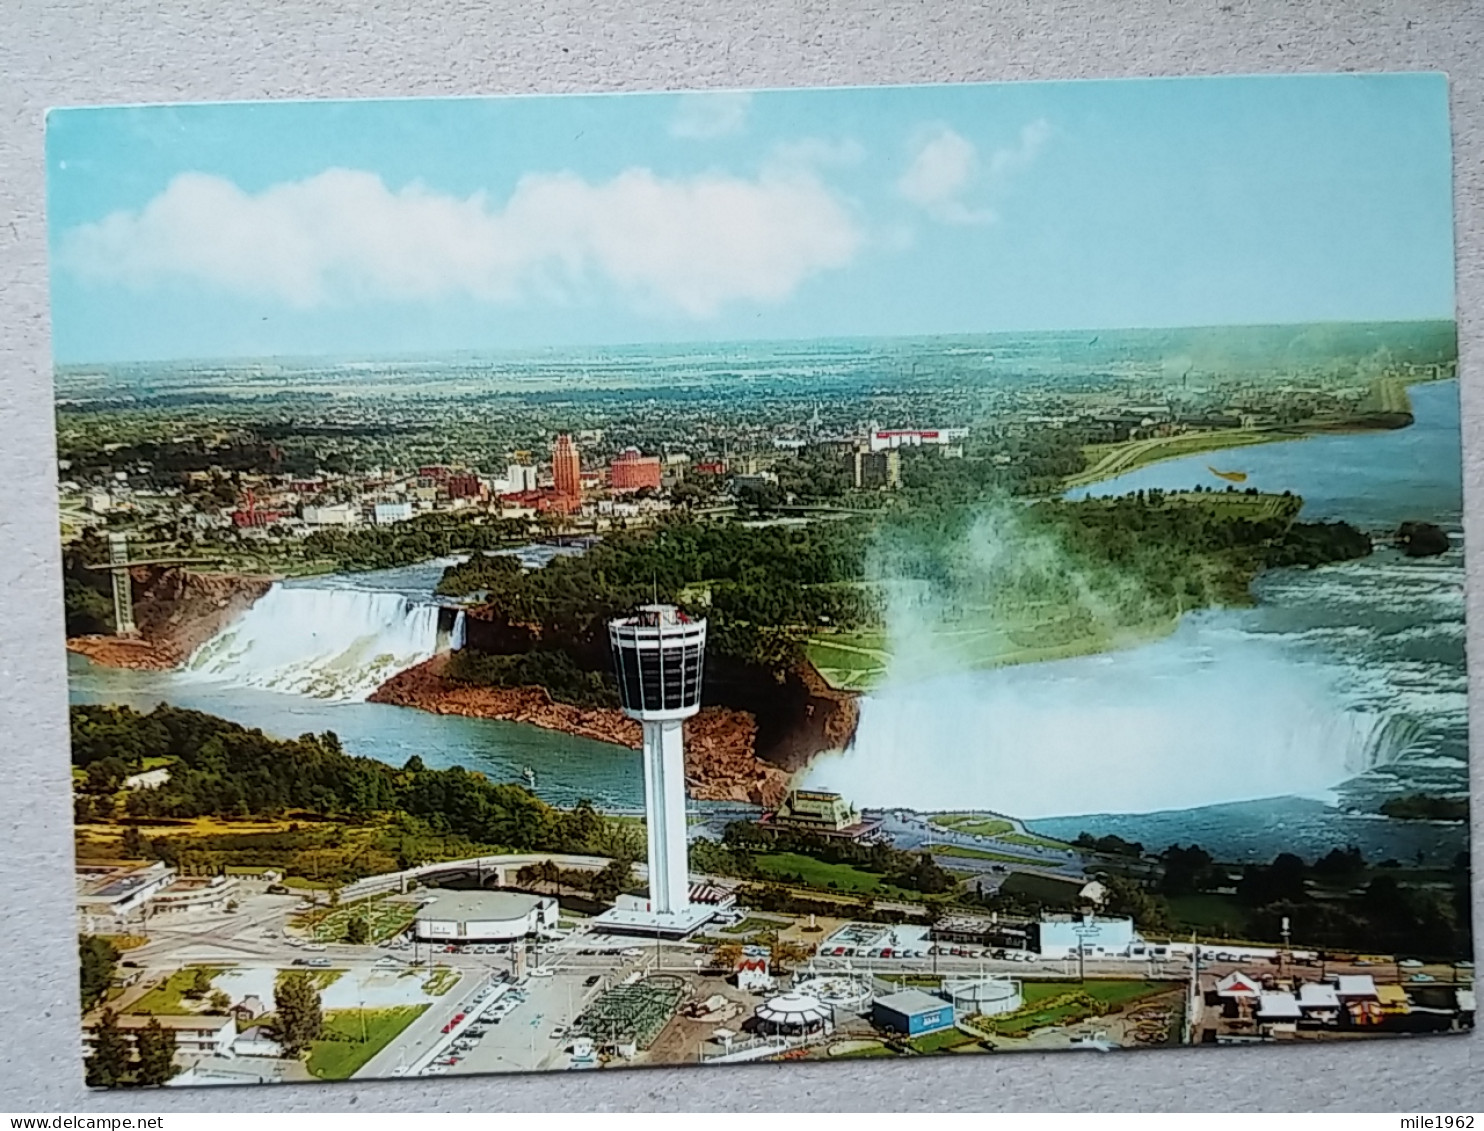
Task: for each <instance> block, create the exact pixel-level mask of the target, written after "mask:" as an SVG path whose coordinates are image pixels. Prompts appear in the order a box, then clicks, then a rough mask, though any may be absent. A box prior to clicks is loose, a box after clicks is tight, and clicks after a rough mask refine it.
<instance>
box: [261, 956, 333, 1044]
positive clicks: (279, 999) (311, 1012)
mask: <svg viewBox="0 0 1484 1131" xmlns="http://www.w3.org/2000/svg"><path fill="white" fill-rule="evenodd" d="M273 1008H274V1012H275V1013H276V1014H277V1015H278V1021H277V1022H276V1024H275V1029H274V1033H275V1036H276V1037H277V1038H278V1043H279V1045H280V1046H281V1047H282V1048H283V1051H284V1052H285V1053H287V1054H288V1055H289V1056H291V1057H297V1056H301V1055H302V1054H303V1053H304V1051H305V1050H306V1049H308V1048H309V1046H310V1045H311V1044H313V1043H314V1042H315V1041H316V1040H318V1039H319V1037H320V1034H321V1032H322V1031H323V1030H324V1024H325V1020H324V1010H323V1008H322V1006H321V1004H320V996H319V991H318V990H317V989H315V988H314V983H313V982H312V981H310V978H309V975H308V974H307V973H305V972H304V971H302V970H294V971H292V972H290V973H288V974H285V975H284V976H283V979H282V980H281V981H280V982H279V983H278V985H277V986H275V987H274V990H273Z"/></svg>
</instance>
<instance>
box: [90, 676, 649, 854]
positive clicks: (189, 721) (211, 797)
mask: <svg viewBox="0 0 1484 1131" xmlns="http://www.w3.org/2000/svg"><path fill="white" fill-rule="evenodd" d="M72 734H73V758H74V764H76V765H80V766H89V767H92V766H96V765H106V764H108V763H109V762H116V763H118V764H121V765H122V766H123V768H124V769H125V770H130V771H132V770H133V769H136V768H137V767H138V765H139V764H140V762H141V760H142V759H144V758H146V757H151V758H165V759H169V763H168V764H169V767H170V777H169V780H168V781H166V782H165V783H164V784H163V785H161V786H160V787H159V788H157V789H149V790H136V791H133V792H131V793H130V794H129V796H128V800H127V803H126V806H125V811H126V813H127V815H128V816H129V817H130V818H134V819H136V820H140V821H144V822H148V821H150V820H154V819H161V818H187V817H198V816H226V817H281V816H284V815H286V814H296V815H308V816H313V817H322V818H334V819H339V820H344V821H351V822H354V821H367V820H371V819H373V818H389V817H390V818H394V817H396V816H398V815H406V816H408V817H411V818H413V819H414V820H415V822H416V823H417V824H418V825H419V826H421V827H423V828H426V829H428V830H431V831H432V832H433V833H435V834H438V833H446V834H449V835H452V836H454V837H463V838H467V839H468V840H469V841H472V842H475V843H478V844H481V845H499V846H503V847H506V848H509V849H513V850H522V851H524V850H534V851H551V852H593V853H600V854H601V853H603V851H604V849H605V848H608V847H611V845H612V843H614V841H615V839H617V840H618V841H619V842H621V843H627V840H628V838H627V837H625V836H624V834H622V833H619V832H616V831H614V830H612V829H610V827H609V826H610V825H611V824H612V822H610V821H608V820H607V819H606V818H604V817H602V816H601V815H600V814H598V813H596V812H595V811H594V810H593V809H592V806H591V805H586V804H584V805H579V806H577V807H576V808H575V809H572V810H570V811H563V810H560V809H554V808H552V807H551V806H550V805H547V804H546V803H545V802H544V801H541V800H540V799H539V798H537V797H536V796H534V795H533V794H532V793H531V792H530V791H529V790H527V789H525V788H524V787H523V786H520V785H515V784H508V783H500V782H492V781H490V780H489V779H488V778H486V777H485V776H484V775H483V774H479V773H475V772H471V771H469V770H465V769H462V768H459V767H453V768H451V769H446V770H430V769H428V768H426V766H424V764H423V762H422V760H421V759H420V758H417V757H413V758H411V759H409V761H408V762H407V764H406V765H405V766H403V767H402V768H400V769H398V768H395V767H392V766H388V765H386V764H385V763H382V762H378V761H375V760H374V759H371V758H360V757H353V756H351V755H349V754H346V753H345V752H344V751H343V750H341V748H340V742H339V739H338V738H336V736H335V735H334V734H333V733H330V732H326V733H325V734H320V735H314V734H305V735H301V736H300V737H299V738H297V739H293V740H288V741H285V740H281V739H275V738H269V737H268V736H266V735H264V734H263V733H262V732H261V731H257V730H249V729H248V728H246V727H242V726H239V725H238V724H236V723H232V722H228V721H226V720H225V719H220V718H216V717H215V716H212V715H207V714H203V713H202V712H199V711H188V710H183V709H181V708H177V707H170V706H165V705H161V706H159V707H156V708H155V709H154V710H153V711H151V712H149V713H148V714H140V713H139V712H137V711H134V710H133V709H132V708H129V707H113V706H95V705H87V706H74V707H73V708H72ZM175 839H177V838H163V841H164V843H163V844H161V847H162V848H167V847H169V842H170V841H172V840H175Z"/></svg>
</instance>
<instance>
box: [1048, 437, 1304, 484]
mask: <svg viewBox="0 0 1484 1131" xmlns="http://www.w3.org/2000/svg"><path fill="white" fill-rule="evenodd" d="M1304 435H1305V432H1304V431H1303V430H1301V429H1279V428H1272V429H1265V430H1263V431H1260V432H1259V431H1254V430H1250V429H1240V428H1226V429H1220V430H1217V431H1212V432H1189V433H1185V434H1184V435H1180V436H1159V437H1155V438H1153V439H1148V440H1130V441H1128V442H1126V443H1122V444H1090V445H1088V446H1087V447H1085V448H1083V449H1082V453H1083V455H1085V456H1086V457H1087V468H1086V470H1084V471H1080V472H1078V473H1077V474H1076V475H1070V476H1068V477H1067V479H1066V480H1065V482H1064V483H1063V484H1062V486H1063V487H1064V488H1066V489H1067V490H1070V489H1072V488H1074V487H1086V486H1088V485H1089V484H1092V483H1097V482H1099V481H1100V480H1103V479H1112V478H1113V477H1114V476H1117V475H1124V474H1126V473H1128V472H1130V471H1134V470H1136V469H1138V468H1141V467H1146V466H1148V465H1149V464H1151V463H1160V462H1162V461H1164V460H1167V459H1178V458H1179V457H1181V456H1189V455H1196V454H1198V453H1200V452H1214V451H1217V450H1219V449H1222V448H1241V447H1247V446H1249V445H1252V444H1268V443H1273V442H1275V441H1279V440H1297V439H1300V438H1302V437H1303V436H1304ZM1211 480H1212V482H1213V483H1219V482H1220V480H1218V479H1217V478H1216V476H1214V475H1213V476H1212V477H1211Z"/></svg>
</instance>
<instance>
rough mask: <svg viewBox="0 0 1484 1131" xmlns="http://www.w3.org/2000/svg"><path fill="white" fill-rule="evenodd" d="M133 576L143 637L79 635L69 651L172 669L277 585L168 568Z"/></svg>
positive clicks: (119, 663) (118, 663)
mask: <svg viewBox="0 0 1484 1131" xmlns="http://www.w3.org/2000/svg"><path fill="white" fill-rule="evenodd" d="M130 575H131V577H132V579H133V582H134V623H135V625H136V626H137V627H138V629H139V635H138V636H137V637H134V638H128V637H119V636H76V637H73V638H72V639H70V640H68V641H67V648H68V650H69V651H72V652H77V653H80V654H81V655H84V656H87V657H88V658H89V659H91V660H92V661H93V662H94V663H99V664H106V665H108V666H109V667H119V668H148V669H153V670H164V669H167V668H173V667H176V666H178V665H179V664H181V663H182V662H184V660H185V659H186V657H187V656H189V655H190V654H191V653H192V652H194V651H195V650H196V649H197V648H198V647H200V646H201V645H202V644H204V643H206V641H208V640H210V639H211V638H212V637H213V636H215V635H216V634H217V633H218V632H220V631H221V630H222V629H223V628H225V627H226V626H227V625H228V624H229V623H231V622H232V621H233V620H234V619H236V618H237V617H239V616H241V615H242V614H243V613H244V612H246V611H247V610H248V609H249V608H250V607H251V606H252V604H253V602H254V601H256V600H257V599H258V598H259V597H261V596H262V595H263V594H264V593H266V592H268V589H269V587H270V586H271V585H272V584H273V578H271V577H253V576H245V575H242V574H234V573H187V572H186V571H184V570H181V569H175V568H172V567H168V566H140V567H139V568H137V569H134V570H131V571H130Z"/></svg>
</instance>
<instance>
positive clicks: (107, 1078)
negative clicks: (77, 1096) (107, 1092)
mask: <svg viewBox="0 0 1484 1131" xmlns="http://www.w3.org/2000/svg"><path fill="white" fill-rule="evenodd" d="M131 1059H132V1058H131V1056H130V1052H129V1038H128V1037H126V1036H124V1034H123V1033H122V1032H121V1031H120V1030H119V1026H118V1016H117V1014H115V1013H114V1012H113V1010H111V1009H105V1010H104V1011H103V1013H102V1015H101V1016H100V1017H99V1018H98V1022H97V1024H96V1025H94V1026H93V1052H92V1055H91V1056H89V1057H88V1059H87V1063H86V1065H85V1072H86V1075H85V1080H86V1082H87V1085H88V1087H90V1088H122V1087H124V1086H125V1085H127V1084H128V1082H129V1069H130V1067H131V1063H130V1062H131Z"/></svg>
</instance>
